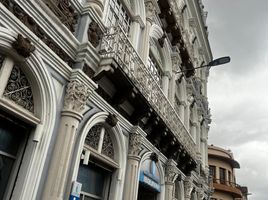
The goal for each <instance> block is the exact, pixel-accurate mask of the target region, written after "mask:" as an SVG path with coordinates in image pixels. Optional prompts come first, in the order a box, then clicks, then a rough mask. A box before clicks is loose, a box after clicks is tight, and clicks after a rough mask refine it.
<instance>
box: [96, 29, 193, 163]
mask: <svg viewBox="0 0 268 200" xmlns="http://www.w3.org/2000/svg"><path fill="white" fill-rule="evenodd" d="M100 49H101V50H100V56H101V58H102V61H101V63H100V65H101V66H103V67H105V66H106V67H107V66H108V65H110V64H111V63H113V62H115V63H116V64H115V68H121V69H122V71H123V72H124V73H125V74H126V76H127V77H128V79H129V80H130V81H131V82H132V83H133V85H134V86H135V87H136V88H137V89H138V90H139V92H140V93H141V94H142V95H143V96H144V98H145V99H146V101H147V102H148V103H149V105H150V106H151V108H152V109H153V110H154V111H155V112H156V113H157V115H158V116H159V117H160V118H161V119H162V120H163V122H164V123H165V124H166V126H167V127H168V128H169V129H170V131H171V132H172V133H173V134H174V136H175V138H176V139H177V140H178V142H179V143H180V144H181V145H183V147H184V149H185V150H186V151H187V153H188V154H189V155H190V157H191V158H193V159H194V160H196V151H195V143H194V140H193V138H192V137H191V136H190V134H189V132H188V131H187V130H186V128H185V126H184V125H183V123H182V122H181V120H180V118H179V116H178V114H177V112H176V111H175V109H174V108H173V106H172V105H171V104H170V102H169V100H168V99H167V97H166V96H165V95H164V93H163V91H162V89H161V88H160V85H159V83H158V81H157V80H156V79H155V78H154V76H153V75H152V74H151V73H150V71H149V70H148V68H147V67H146V65H145V64H144V62H143V61H142V59H141V58H140V56H139V55H138V53H137V52H136V50H135V49H134V47H133V46H132V44H131V42H130V41H129V39H128V37H127V35H126V34H125V33H124V31H123V30H122V29H121V27H120V26H114V27H111V28H109V29H107V32H106V33H105V34H104V36H103V39H102V44H101V48H100ZM171 113H172V114H171Z"/></svg>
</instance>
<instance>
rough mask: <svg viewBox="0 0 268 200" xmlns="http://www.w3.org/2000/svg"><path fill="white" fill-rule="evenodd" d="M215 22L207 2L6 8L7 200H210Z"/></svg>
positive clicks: (3, 165) (0, 162)
mask: <svg viewBox="0 0 268 200" xmlns="http://www.w3.org/2000/svg"><path fill="white" fill-rule="evenodd" d="M205 20H206V12H204V11H203V5H202V2H201V0H32V1H25V0H0V83H1V84H0V199H4V200H7V199H12V200H26V199H27V200H38V199H43V200H63V199H64V200H65V199H69V197H70V195H73V196H75V195H77V193H80V190H79V186H81V185H80V184H79V183H81V184H82V188H81V194H80V198H81V199H84V200H89V199H90V200H95V199H96V200H97V199H103V200H104V199H105V200H136V199H138V200H144V199H146V200H174V199H177V200H182V199H186V200H197V199H198V200H199V199H202V200H203V199H208V198H209V186H208V164H207V134H208V129H209V126H208V124H209V123H210V113H209V109H208V102H207V94H206V93H207V77H208V69H206V68H201V69H198V70H194V69H193V68H195V67H199V66H202V65H204V64H207V63H208V62H210V61H211V60H212V54H211V50H210V46H209V42H208V39H207V30H206V24H205ZM181 70H187V71H186V72H184V73H178V72H179V71H181ZM78 196H79V194H78ZM73 199H75V198H73ZM76 199H77V198H76Z"/></svg>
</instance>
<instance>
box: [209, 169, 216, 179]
mask: <svg viewBox="0 0 268 200" xmlns="http://www.w3.org/2000/svg"><path fill="white" fill-rule="evenodd" d="M209 175H210V176H211V177H212V178H213V182H214V181H215V179H216V167H215V166H212V165H210V166H209Z"/></svg>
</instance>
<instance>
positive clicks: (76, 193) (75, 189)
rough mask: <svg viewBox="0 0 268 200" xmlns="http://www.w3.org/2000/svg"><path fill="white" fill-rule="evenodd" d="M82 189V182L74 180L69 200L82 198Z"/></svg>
mask: <svg viewBox="0 0 268 200" xmlns="http://www.w3.org/2000/svg"><path fill="white" fill-rule="evenodd" d="M81 189H82V183H79V182H76V181H74V182H73V186H72V191H71V195H70V198H69V200H80V193H81Z"/></svg>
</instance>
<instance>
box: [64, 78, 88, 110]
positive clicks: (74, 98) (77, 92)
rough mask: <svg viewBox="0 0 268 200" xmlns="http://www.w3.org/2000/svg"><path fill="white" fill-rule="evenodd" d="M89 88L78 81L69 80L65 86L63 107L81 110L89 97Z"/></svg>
mask: <svg viewBox="0 0 268 200" xmlns="http://www.w3.org/2000/svg"><path fill="white" fill-rule="evenodd" d="M89 94H90V90H89V89H88V88H87V87H86V86H85V85H84V84H83V83H79V82H78V81H71V82H70V83H69V84H68V85H67V88H66V95H65V101H64V109H66V110H73V111H76V112H79V113H80V112H82V111H83V110H84V108H85V105H86V101H87V99H88V97H89Z"/></svg>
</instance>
